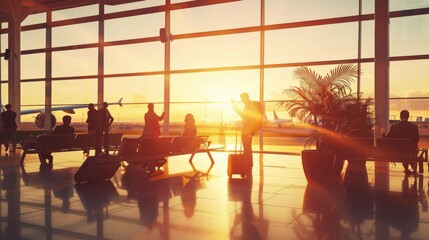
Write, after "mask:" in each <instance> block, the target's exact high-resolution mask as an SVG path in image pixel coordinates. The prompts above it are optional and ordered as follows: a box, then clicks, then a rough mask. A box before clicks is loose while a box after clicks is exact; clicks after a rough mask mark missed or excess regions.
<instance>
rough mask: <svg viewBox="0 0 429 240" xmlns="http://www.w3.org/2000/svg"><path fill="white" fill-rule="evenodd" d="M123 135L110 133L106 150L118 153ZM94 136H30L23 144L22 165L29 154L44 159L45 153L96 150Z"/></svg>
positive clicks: (84, 134) (83, 134)
mask: <svg viewBox="0 0 429 240" xmlns="http://www.w3.org/2000/svg"><path fill="white" fill-rule="evenodd" d="M122 136H123V133H109V145H110V146H108V147H104V146H102V147H103V148H104V150H109V151H114V152H115V151H117V150H118V148H119V146H120V145H121V140H122ZM94 147H95V136H94V134H86V133H82V134H46V135H39V136H30V137H28V138H27V139H26V140H25V141H24V142H22V149H23V153H22V156H21V161H20V163H21V164H23V163H24V160H25V156H26V155H27V154H38V155H39V158H40V159H42V157H41V154H43V153H55V152H69V151H83V150H87V149H94Z"/></svg>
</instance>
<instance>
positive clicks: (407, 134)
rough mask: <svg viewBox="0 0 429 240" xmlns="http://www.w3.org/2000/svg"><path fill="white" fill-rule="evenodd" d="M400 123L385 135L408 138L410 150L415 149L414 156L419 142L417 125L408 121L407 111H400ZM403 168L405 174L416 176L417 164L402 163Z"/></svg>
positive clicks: (408, 114)
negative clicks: (409, 166) (409, 167)
mask: <svg viewBox="0 0 429 240" xmlns="http://www.w3.org/2000/svg"><path fill="white" fill-rule="evenodd" d="M400 117H401V121H400V122H399V123H396V124H394V125H392V127H390V131H389V133H388V134H387V137H388V138H408V139H410V141H411V145H410V147H411V148H415V149H416V156H417V152H418V142H419V129H418V127H417V125H415V124H412V123H410V122H409V121H408V118H409V117H410V113H409V112H408V111H407V110H402V111H401V113H400ZM402 165H403V166H404V172H405V174H407V175H408V174H412V173H414V174H416V167H417V163H416V162H414V163H412V164H410V163H402ZM408 165H411V168H412V172H411V171H410V170H409V169H408Z"/></svg>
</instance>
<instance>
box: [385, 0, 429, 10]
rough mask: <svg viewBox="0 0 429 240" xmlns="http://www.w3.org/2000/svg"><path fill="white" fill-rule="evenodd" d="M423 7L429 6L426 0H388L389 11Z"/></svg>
mask: <svg viewBox="0 0 429 240" xmlns="http://www.w3.org/2000/svg"><path fill="white" fill-rule="evenodd" d="M424 7H429V1H428V0H407V1H404V0H389V10H390V11H399V10H408V9H416V8H424Z"/></svg>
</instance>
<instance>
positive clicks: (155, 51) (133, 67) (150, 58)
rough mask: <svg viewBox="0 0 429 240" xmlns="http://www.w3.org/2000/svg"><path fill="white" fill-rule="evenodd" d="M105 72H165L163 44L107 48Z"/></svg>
mask: <svg viewBox="0 0 429 240" xmlns="http://www.w3.org/2000/svg"><path fill="white" fill-rule="evenodd" d="M104 66H105V70H104V72H105V73H106V74H111V73H130V72H143V71H162V70H164V45H163V44H162V43H161V42H151V43H139V44H129V45H119V46H111V47H106V48H105V49H104Z"/></svg>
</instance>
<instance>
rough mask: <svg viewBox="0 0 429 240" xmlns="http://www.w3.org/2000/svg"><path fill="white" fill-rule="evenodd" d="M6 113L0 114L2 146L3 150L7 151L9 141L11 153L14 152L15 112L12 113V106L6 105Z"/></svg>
mask: <svg viewBox="0 0 429 240" xmlns="http://www.w3.org/2000/svg"><path fill="white" fill-rule="evenodd" d="M5 108H6V111H5V112H2V113H1V121H2V122H3V134H4V139H3V144H4V147H5V150H6V151H8V150H9V141H10V142H12V152H15V150H16V129H17V125H16V122H15V120H16V112H14V111H12V105H11V104H6V106H5Z"/></svg>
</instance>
